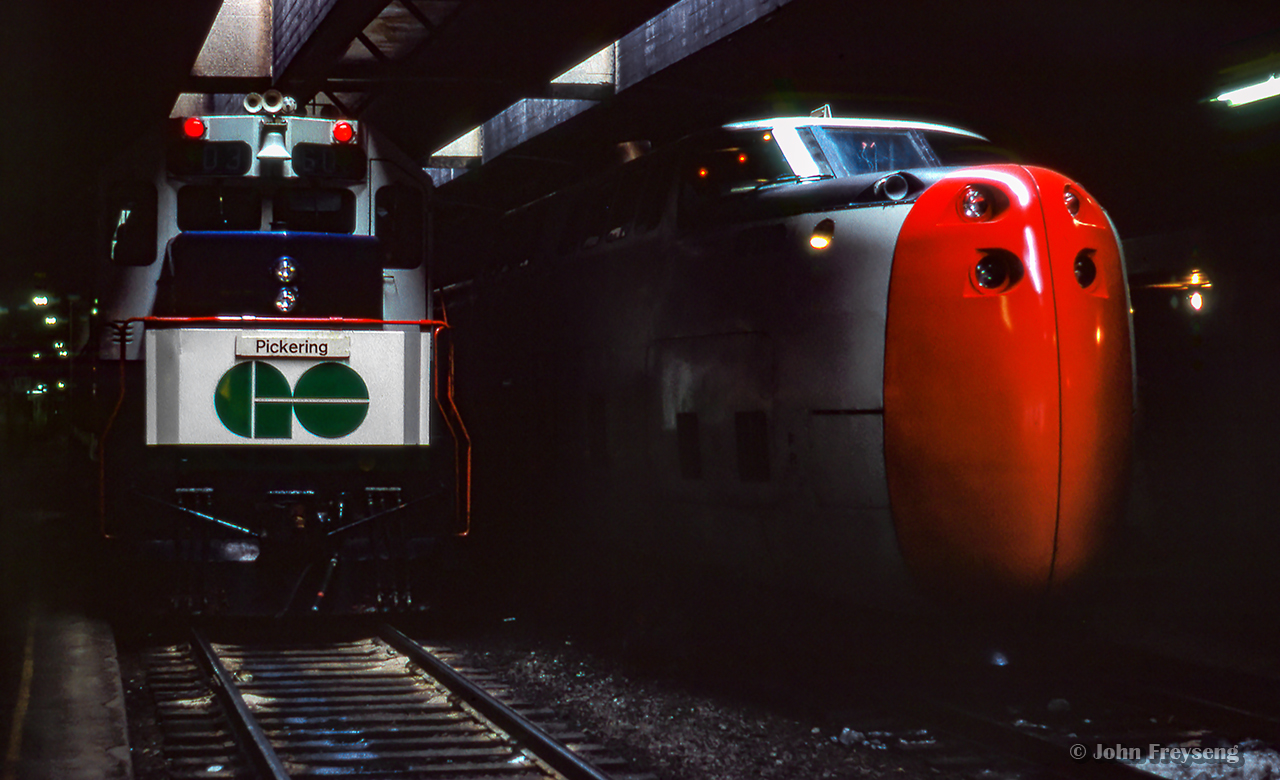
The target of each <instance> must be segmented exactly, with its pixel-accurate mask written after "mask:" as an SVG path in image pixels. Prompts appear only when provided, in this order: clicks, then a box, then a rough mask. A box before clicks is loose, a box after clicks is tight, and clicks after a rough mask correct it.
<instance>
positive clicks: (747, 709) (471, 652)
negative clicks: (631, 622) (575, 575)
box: [454, 641, 947, 780]
mask: <svg viewBox="0 0 1280 780" xmlns="http://www.w3.org/2000/svg"><path fill="white" fill-rule="evenodd" d="M454 647H455V649H456V650H458V651H460V652H462V653H463V654H464V655H467V656H470V658H468V661H469V662H470V663H474V664H476V665H477V666H482V667H485V668H490V669H496V670H500V672H501V673H502V674H503V675H504V676H505V677H506V678H507V682H508V683H509V684H510V685H511V686H512V688H513V689H514V690H515V692H516V695H517V696H518V697H519V698H521V699H523V700H525V701H528V702H531V703H534V704H537V705H539V706H542V707H546V708H548V709H551V710H554V711H555V712H557V713H558V714H559V715H560V716H561V717H564V718H567V719H569V720H571V721H572V722H573V723H574V724H575V725H576V726H577V727H578V728H581V729H582V730H583V731H584V732H586V733H587V734H589V735H590V736H591V737H592V738H594V739H596V740H599V741H600V742H601V743H602V744H605V745H608V746H609V747H610V748H611V749H613V750H615V751H617V752H618V753H620V754H621V755H623V756H626V757H628V758H631V759H632V760H634V761H636V763H637V768H638V769H642V770H647V771H651V772H653V773H654V774H656V775H657V776H658V777H660V778H663V780H739V779H740V778H778V779H779V780H781V779H782V778H786V779H787V780H795V779H796V778H889V777H892V778H916V777H920V778H924V777H928V778H943V777H946V776H947V774H946V773H943V772H940V771H938V770H937V769H935V768H932V767H929V766H927V765H925V764H924V763H922V762H919V761H916V760H913V759H912V758H911V757H910V756H903V755H901V754H898V755H889V754H880V755H875V754H873V753H870V752H868V751H866V750H865V749H860V748H857V747H853V746H849V745H845V744H842V743H841V742H840V740H839V734H840V728H839V727H838V726H833V725H831V724H826V725H824V724H819V723H817V722H812V723H806V722H803V721H801V720H798V719H794V718H790V717H785V716H781V715H778V714H776V713H774V712H771V711H769V710H768V709H767V708H764V707H761V706H758V705H753V704H749V703H741V702H735V701H732V700H731V697H730V696H726V695H722V694H717V693H695V692H690V691H689V690H687V688H688V687H689V686H688V685H686V684H682V683H678V682H670V681H664V680H660V679H648V678H642V677H641V676H640V675H639V674H636V673H631V672H628V671H626V670H624V669H623V668H621V667H620V666H619V665H618V664H616V663H615V662H612V661H609V660H606V659H601V658H599V657H597V656H595V655H593V654H591V653H589V652H587V651H585V650H583V649H581V648H579V647H578V646H576V645H575V644H574V643H573V642H571V641H565V642H563V643H561V644H548V643H545V642H542V643H536V644H532V643H530V644H524V643H520V642H508V641H501V642H499V641H492V642H489V641H472V642H469V643H466V644H459V645H454Z"/></svg>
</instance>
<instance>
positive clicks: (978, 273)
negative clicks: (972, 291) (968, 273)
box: [973, 256, 1009, 290]
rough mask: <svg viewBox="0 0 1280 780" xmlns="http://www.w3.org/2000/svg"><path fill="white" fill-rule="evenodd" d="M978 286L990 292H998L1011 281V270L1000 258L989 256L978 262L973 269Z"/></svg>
mask: <svg viewBox="0 0 1280 780" xmlns="http://www.w3.org/2000/svg"><path fill="white" fill-rule="evenodd" d="M973 275H974V278H975V279H977V280H978V285H979V286H981V287H985V288H986V289H988V290H996V289H999V288H1000V287H1003V286H1004V283H1005V282H1007V281H1009V269H1008V268H1007V267H1005V264H1004V262H1002V261H1001V259H1000V258H998V257H991V256H987V257H984V258H982V259H981V260H979V261H978V264H977V265H976V266H975V267H974V269H973Z"/></svg>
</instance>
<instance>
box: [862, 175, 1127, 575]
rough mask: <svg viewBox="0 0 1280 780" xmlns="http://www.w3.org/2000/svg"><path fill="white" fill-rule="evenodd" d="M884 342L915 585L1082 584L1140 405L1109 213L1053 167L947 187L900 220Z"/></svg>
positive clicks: (890, 449) (892, 489)
mask: <svg viewBox="0 0 1280 780" xmlns="http://www.w3.org/2000/svg"><path fill="white" fill-rule="evenodd" d="M886 338H887V341H886V347H885V387H884V407H885V413H884V415H885V458H886V468H887V476H888V480H889V495H890V500H891V502H892V507H893V513H894V522H895V524H896V526H897V531H898V539H899V544H900V546H901V550H902V553H903V556H904V558H905V559H906V561H907V564H908V566H909V567H910V568H911V570H912V571H913V573H914V574H915V575H916V576H917V578H918V579H919V580H920V581H922V582H923V583H925V584H926V585H928V586H932V588H933V589H935V590H939V591H942V592H943V593H950V594H954V595H957V596H962V597H963V596H964V595H965V594H975V591H976V592H991V591H995V592H1001V593H1008V594H1013V593H1021V594H1025V595H1035V594H1039V593H1044V592H1045V591H1046V590H1047V589H1048V588H1049V587H1050V586H1051V585H1053V584H1056V583H1061V582H1065V581H1066V580H1068V579H1069V578H1070V577H1071V576H1072V575H1073V574H1075V573H1077V572H1078V571H1079V570H1080V569H1081V568H1082V567H1083V566H1084V565H1085V564H1086V563H1087V562H1088V561H1089V560H1090V558H1091V557H1093V556H1094V555H1095V554H1096V553H1097V552H1098V548H1099V547H1100V545H1101V543H1102V541H1103V539H1104V537H1105V530H1106V529H1105V525H1106V523H1107V521H1108V520H1109V519H1110V518H1111V517H1113V516H1114V512H1115V510H1116V509H1117V504H1118V502H1119V500H1120V498H1121V496H1122V493H1123V489H1124V483H1125V479H1126V465H1127V462H1128V457H1129V445H1130V433H1131V430H1130V428H1131V415H1132V409H1133V373H1132V371H1133V364H1132V358H1131V345H1130V336H1129V308H1128V296H1127V294H1126V286H1125V279H1124V272H1123V266H1122V263H1121V257H1120V249H1119V246H1118V244H1117V241H1116V236H1115V232H1114V230H1113V229H1112V227H1111V224H1110V221H1109V220H1108V218H1107V216H1106V214H1105V213H1104V212H1103V210H1102V208H1101V207H1100V206H1099V205H1098V204H1097V202H1095V201H1094V200H1093V198H1092V197H1090V196H1089V194H1088V193H1086V192H1085V191H1084V190H1083V189H1082V188H1081V187H1080V186H1079V185H1077V184H1075V183H1073V182H1071V181H1069V180H1068V179H1066V178H1064V177H1063V176H1060V175H1059V174H1056V173H1053V172H1052V171H1047V170H1044V169H1040V168H1024V167H1020V166H1013V165H999V166H989V167H983V168H978V169H968V170H965V171H963V172H961V173H957V174H955V175H953V176H949V177H947V178H945V179H943V180H942V181H940V182H939V183H937V184H935V185H934V186H933V187H931V188H929V189H928V190H927V191H925V192H924V193H922V194H921V196H920V198H919V200H918V201H917V203H916V205H915V207H914V208H913V209H912V210H911V213H910V214H909V215H908V217H907V219H906V222H905V223H904V224H903V227H902V231H901V234H900V236H899V239H898V244H897V247H896V250H895V253H894V259H893V271H892V277H891V280H890V287H889V307H888V322H887V336H886Z"/></svg>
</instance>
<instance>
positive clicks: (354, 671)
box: [135, 626, 644, 780]
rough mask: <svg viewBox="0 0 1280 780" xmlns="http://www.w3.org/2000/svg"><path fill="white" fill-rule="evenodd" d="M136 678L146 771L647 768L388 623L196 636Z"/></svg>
mask: <svg viewBox="0 0 1280 780" xmlns="http://www.w3.org/2000/svg"><path fill="white" fill-rule="evenodd" d="M142 674H143V676H145V686H146V690H147V692H148V695H147V696H146V697H142V698H145V699H147V700H148V701H149V703H150V704H149V708H150V713H148V716H147V717H144V718H143V720H144V724H143V725H142V726H141V731H142V732H143V733H144V736H145V735H146V732H148V731H149V732H150V734H149V737H147V742H148V743H149V744H150V745H151V747H150V748H148V749H147V750H146V751H145V752H146V755H144V756H143V757H142V760H140V761H137V762H135V765H136V767H137V776H138V777H139V778H140V779H141V780H149V779H150V778H160V777H169V778H188V777H189V778H196V777H200V778H271V780H282V779H283V778H303V777H319V776H326V777H328V776H333V775H341V776H343V777H380V778H383V777H407V778H408V777H413V778H416V777H449V778H455V777H456V778H475V779H476V780H480V779H482V778H521V779H522V780H523V779H524V778H530V779H532V778H564V779H565V780H604V779H605V778H608V777H614V778H630V779H631V780H639V778H641V777H644V775H640V774H636V773H634V772H632V771H630V770H629V769H628V767H627V766H626V764H625V762H622V761H621V760H620V759H617V758H615V757H612V756H610V755H609V754H608V753H607V752H606V751H603V750H602V749H601V748H600V747H599V746H597V745H592V744H590V743H589V741H588V740H587V739H586V738H585V737H584V736H583V735H581V734H575V733H572V732H570V731H568V730H567V729H566V728H565V727H564V726H563V725H562V724H557V723H555V722H554V721H550V720H542V723H541V724H540V723H538V722H535V718H538V715H539V714H538V713H532V714H533V716H534V717H533V718H531V717H528V716H526V715H525V714H522V713H521V712H520V711H518V710H517V708H515V707H513V706H509V705H508V704H507V703H504V702H502V701H500V700H499V699H498V698H496V697H495V696H493V695H491V694H490V693H489V692H487V691H486V690H485V689H484V688H482V687H481V686H480V685H478V684H476V683H475V682H472V681H471V680H469V679H467V678H466V677H465V676H463V675H462V674H460V673H459V672H458V671H456V670H455V669H453V668H452V667H450V666H449V665H448V664H447V663H445V662H444V661H443V660H441V659H440V658H439V657H437V655H436V654H434V653H433V652H432V651H431V650H430V649H429V648H427V647H424V646H422V645H420V644H418V643H417V642H415V641H413V640H412V639H410V638H409V637H408V636H407V635H405V634H403V633H401V632H400V631H398V630H396V629H394V628H391V627H389V626H384V627H382V628H381V629H380V630H379V632H378V634H377V635H375V636H365V637H360V638H356V639H346V640H343V641H339V642H331V641H320V642H287V643H282V642H274V641H272V642H262V641H252V642H248V643H243V642H219V641H210V639H209V638H207V637H206V636H205V635H204V634H202V633H200V632H199V631H193V632H192V634H191V636H190V637H189V638H188V639H187V640H186V641H185V642H180V643H173V644H169V645H166V646H163V647H154V648H151V649H149V650H148V651H146V653H145V660H144V663H143V671H142ZM546 714H547V713H542V715H546ZM540 720H541V719H540ZM135 752H137V749H136V748H135ZM583 753H592V754H593V760H588V759H587V758H584V756H583ZM597 764H599V765H603V766H610V768H612V769H615V770H616V771H615V773H614V774H612V775H607V774H605V773H604V772H603V771H602V770H601V768H599V766H597Z"/></svg>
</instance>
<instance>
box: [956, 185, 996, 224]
mask: <svg viewBox="0 0 1280 780" xmlns="http://www.w3.org/2000/svg"><path fill="white" fill-rule="evenodd" d="M994 200H995V199H994V198H993V197H992V195H991V193H990V192H988V191H987V190H986V189H985V188H983V187H977V186H974V185H972V184H970V185H968V186H966V187H965V188H964V189H963V190H961V191H960V204H959V206H960V216H962V217H964V218H965V219H973V220H978V219H990V218H991V215H992V214H993V213H994V212H995V203H994Z"/></svg>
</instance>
